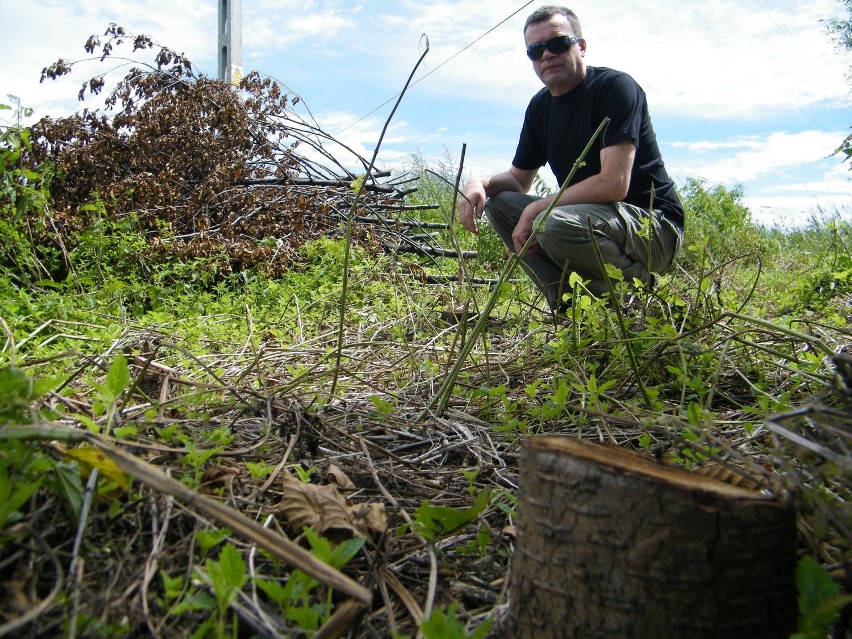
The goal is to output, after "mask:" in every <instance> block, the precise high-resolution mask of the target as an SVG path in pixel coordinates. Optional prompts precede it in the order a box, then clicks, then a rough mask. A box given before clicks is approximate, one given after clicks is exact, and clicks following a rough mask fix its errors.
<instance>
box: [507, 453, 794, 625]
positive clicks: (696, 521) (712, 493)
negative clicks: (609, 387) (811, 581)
mask: <svg viewBox="0 0 852 639" xmlns="http://www.w3.org/2000/svg"><path fill="white" fill-rule="evenodd" d="M796 548H797V543H796V527H795V514H794V511H793V509H792V506H791V505H790V504H789V503H787V502H786V501H784V500H780V499H778V498H777V497H773V496H769V495H766V494H763V493H760V492H755V491H751V490H747V489H745V488H740V487H736V486H733V485H729V484H726V483H723V482H721V481H717V480H715V479H711V478H709V477H704V476H702V475H698V474H695V473H689V472H686V471H684V470H681V469H679V468H677V467H674V466H671V465H667V464H663V463H657V462H655V461H653V460H651V459H649V458H646V457H644V456H642V455H639V454H638V453H634V452H632V451H628V450H625V449H621V448H617V447H614V446H607V445H599V444H591V443H588V442H583V441H581V440H577V439H573V438H568V437H539V438H532V439H529V440H527V441H526V442H525V444H524V446H523V449H522V452H521V458H520V490H519V494H518V521H517V538H516V545H515V555H514V558H513V560H512V570H511V584H510V615H509V619H508V626H509V627H508V631H509V634H510V635H511V636H513V637H515V638H516V639H526V638H533V637H534V638H535V639H551V638H556V637H559V638H560V639H562V638H571V637H577V638H582V639H595V638H598V637H600V638H604V637H605V638H606V639H613V638H618V639H629V638H636V639H655V638H659V639H672V638H677V639H688V638H692V637H695V638H704V637H706V638H708V639H709V638H712V639H720V638H724V639H738V638H743V639H746V638H747V639H760V638H763V637H766V638H769V637H771V638H773V639H775V638H784V639H786V638H787V637H788V636H789V634H790V633H791V632H792V631H794V630H795V625H796V618H797V604H796V601H797V600H796V588H795V583H794V575H795V564H796Z"/></svg>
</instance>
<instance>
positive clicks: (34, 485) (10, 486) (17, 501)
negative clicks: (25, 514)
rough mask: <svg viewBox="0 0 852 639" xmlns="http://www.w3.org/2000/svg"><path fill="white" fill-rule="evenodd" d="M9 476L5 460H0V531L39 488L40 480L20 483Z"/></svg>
mask: <svg viewBox="0 0 852 639" xmlns="http://www.w3.org/2000/svg"><path fill="white" fill-rule="evenodd" d="M14 479H15V478H13V477H10V476H9V469H8V466H7V464H6V461H5V460H2V459H0V530H2V529H3V528H4V527H5V526H6V524H7V523H9V522H10V521H13V520H14V519H16V517H15V513H17V511H18V509H19V508H20V507H21V506H23V505H24V504H25V503H27V501H29V499H30V497H32V496H33V495H34V494H35V492H36V491H37V490H38V489H39V487H40V486H41V478H39V479H38V480H36V481H31V482H26V483H22V482H21V481H14Z"/></svg>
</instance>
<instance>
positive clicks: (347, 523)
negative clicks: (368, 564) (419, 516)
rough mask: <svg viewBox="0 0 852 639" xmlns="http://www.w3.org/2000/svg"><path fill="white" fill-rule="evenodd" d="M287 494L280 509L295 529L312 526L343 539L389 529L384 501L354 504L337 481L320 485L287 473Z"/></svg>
mask: <svg viewBox="0 0 852 639" xmlns="http://www.w3.org/2000/svg"><path fill="white" fill-rule="evenodd" d="M282 478H283V489H284V495H283V497H282V499H281V502H280V503H279V504H278V512H279V513H281V514H282V515H283V516H284V518H285V519H286V520H287V522H288V523H289V524H290V526H292V527H293V528H294V529H295V530H299V531H300V530H301V529H302V528H303V527H304V526H308V527H310V528H312V529H313V530H315V531H316V532H318V533H320V534H321V535H325V536H326V537H328V538H330V539H333V540H339V539H348V538H351V537H368V536H370V533H379V534H381V533H382V532H384V531H385V530H386V529H387V516H386V514H385V507H384V504H382V503H378V502H376V503H369V504H355V505H352V504H350V503H349V501H348V500H347V499H346V498H345V497H344V496H343V495H342V494H341V493H340V489H339V488H338V486H336V485H333V484H326V485H317V484H306V483H304V482H301V481H299V480H298V479H296V478H295V477H293V476H292V475H290V474H289V473H284V474H283V475H282Z"/></svg>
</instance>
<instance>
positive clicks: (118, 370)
mask: <svg viewBox="0 0 852 639" xmlns="http://www.w3.org/2000/svg"><path fill="white" fill-rule="evenodd" d="M128 384H130V368H129V367H128V366H127V359H125V357H124V355H116V356H115V357H114V358H113V360H112V364H110V367H109V370H108V371H107V375H106V383H105V384H104V390H105V391H106V394H107V396H108V397H109V398H110V399H116V398H118V397H119V396H120V395H121V394H122V393H123V392H124V390H125V389H126V388H127V386H128Z"/></svg>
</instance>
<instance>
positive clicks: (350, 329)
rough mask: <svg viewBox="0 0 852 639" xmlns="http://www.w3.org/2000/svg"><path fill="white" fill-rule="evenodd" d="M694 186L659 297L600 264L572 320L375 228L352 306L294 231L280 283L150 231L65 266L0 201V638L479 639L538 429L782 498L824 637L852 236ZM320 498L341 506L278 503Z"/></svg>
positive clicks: (839, 567) (844, 512)
mask: <svg viewBox="0 0 852 639" xmlns="http://www.w3.org/2000/svg"><path fill="white" fill-rule="evenodd" d="M11 162H12V163H11V164H10V165H8V166H6V169H5V174H4V175H5V176H8V175H12V174H13V173H14V171H13V170H12V167H14V166H16V164H15V162H17V160H15V159H12V160H11ZM439 168H440V169H441V170H442V171H443V172H444V173H447V174H448V177H450V176H451V174H452V171H451V170H450V168H451V167H443V168H441V167H439ZM424 175H426V174H425V173H424ZM447 181H449V182H450V183H451V182H452V180H445V181H429V180H428V179H426V185H427V186H428V188H424V189H423V191H422V193H421V195H420V196H419V197H422V198H426V199H428V200H430V201H432V202H439V203H440V204H441V205H442V208H441V209H439V210H438V211H435V212H431V213H428V214H427V215H433V216H434V217H433V218H431V219H430V220H429V221H433V222H434V221H440V220H447V219H448V216H449V214H448V206H449V204H448V202H449V201H451V198H450V194H451V191H448V190H447V188H446V183H447ZM22 184H24V183H23V182H21V181H20V180H17V181H16V180H15V179H14V175H13V178H12V179H11V181H7V182H6V185H7V186H9V185H11V188H14V189H18V188H24V190H26V189H25V186H26V184H24V186H23V187H22V186H21V185H22ZM29 184H31V185H32V188H33V189H36V188H38V189H39V193H40V194H41V196H43V195H44V192H43V191H42V190H41V189H42V185H41V184H40V183H39V182H37V181H31V182H30V183H29ZM36 195H38V194H35V195H34V194H32V193H31V194H30V197H29V198H28V199H27V198H24V199H23V200H20V199H19V200H18V201H24V202H29V204H26V206H33V207H36V208H38V207H42V206H44V203H43V202H42V201H41V200H39V199H38V197H36ZM683 195H684V201H685V204H686V206H687V211H688V212H687V219H688V220H689V226H688V229H687V243H686V247H685V249H684V251H683V253H682V254H681V256H680V258H679V260H678V262H677V264H676V265H675V267H674V269H673V270H672V271H671V272H670V273H668V274H665V275H663V276H661V277H660V278H659V279H658V285H657V288H656V290H655V291H654V292H653V293H647V294H639V295H636V296H635V297H634V298H633V299H632V301H631V302H630V304H629V305H628V306H627V307H626V308H624V309H621V312H615V311H614V309H613V308H612V307H611V306H610V305H608V304H607V303H606V302H604V301H602V300H598V299H595V298H593V297H591V296H589V295H588V294H586V292H585V291H584V289H583V287H582V283H578V286H577V287H576V290H575V291H574V292H573V294H574V296H575V299H574V304H573V307H572V309H571V310H570V311H569V315H568V316H567V317H564V318H557V317H554V316H553V315H552V314H551V313H550V312H549V311H548V310H546V309H547V305H546V304H545V303H544V301H543V300H542V299H541V298H540V297H539V296H538V293H537V292H536V290H535V289H534V287H533V286H532V285H531V284H530V283H529V282H528V281H526V280H525V279H523V278H520V279H517V280H515V281H512V282H507V283H504V284H503V285H502V286H500V288H499V290H498V291H497V293H496V294H494V292H493V291H492V290H489V288H488V287H473V286H469V285H468V284H466V283H461V284H459V283H458V282H453V281H448V282H447V283H446V284H445V285H442V286H433V285H428V284H426V283H425V277H424V275H425V274H443V275H454V274H457V273H458V271H459V264H458V263H457V262H455V261H453V260H446V261H440V260H432V259H426V258H416V257H412V256H407V255H404V254H395V253H385V252H382V251H379V250H376V246H377V244H376V243H375V242H374V241H373V242H370V241H365V242H361V241H359V242H356V243H354V244H353V245H352V247H351V252H350V253H349V257H348V259H349V263H348V279H347V282H346V284H347V295H346V300H347V304H346V307H345V308H343V309H341V308H340V299H341V296H342V286H343V281H342V276H341V272H342V265H343V262H344V258H345V252H346V245H345V243H344V241H343V240H340V239H334V238H332V237H318V238H315V239H314V240H312V241H309V242H306V243H304V244H302V245H300V246H299V247H298V248H296V249H294V251H293V255H294V259H293V260H292V261H291V262H290V268H289V269H288V270H287V271H286V273H285V274H284V275H282V276H280V277H272V276H271V275H270V274H268V273H266V272H265V271H264V270H263V269H262V268H260V267H258V268H245V269H242V270H239V269H238V270H236V271H234V272H227V271H222V270H217V269H216V268H213V267H211V264H214V263H218V262H215V260H212V258H211V259H208V258H197V259H196V258H192V257H185V258H184V259H179V260H178V259H173V258H169V259H163V260H154V259H150V260H145V259H142V258H143V257H144V255H145V249H144V247H145V242H146V241H147V240H146V239H145V238H144V237H143V235H141V234H140V233H139V232H138V230H137V229H135V228H134V226H133V224H134V222H133V220H132V219H124V220H123V221H122V222H121V223H120V224H117V223H112V222H109V221H107V220H106V219H104V220H100V221H99V222H98V223H97V224H95V225H93V226H92V227H91V228H89V229H87V230H86V232H84V233H82V234H81V235H80V236H79V237H78V238H77V241H76V242H75V243H74V244H73V246H74V248H73V251H72V252H71V253H69V257H70V261H71V265H72V266H73V268H71V269H70V270H69V276H68V277H67V279H52V280H51V279H49V278H47V277H45V273H47V272H51V269H50V268H49V264H48V263H47V261H48V259H54V258H55V257H56V255H55V254H53V253H51V252H49V251H48V252H44V251H42V252H39V251H38V250H36V248H34V246H33V244H32V235H28V229H27V227H26V226H25V225H23V224H18V225H17V226H16V223H18V222H20V221H21V220H22V219H24V218H23V217H21V216H19V215H18V214H17V213H16V212H15V211H17V209H13V208H9V207H7V208H5V209H4V210H3V211H4V213H3V222H4V224H5V226H2V227H0V232H1V233H5V235H4V237H5V238H6V239H9V240H10V241H9V242H6V243H5V246H6V247H11V248H12V249H13V250H14V255H11V256H7V257H4V258H3V259H2V261H1V262H2V269H0V281H2V283H3V285H2V286H0V327H2V331H3V343H2V348H0V419H2V425H0V497H2V499H0V584H2V587H3V588H4V589H5V592H6V600H7V601H8V602H10V603H9V604H8V605H7V606H6V607H5V608H4V610H3V612H2V613H0V614H2V615H3V617H2V625H0V630H3V631H6V632H11V631H12V630H14V631H15V632H16V633H17V634H16V636H22V637H28V636H33V637H35V636H39V637H42V636H58V635H60V634H62V635H66V636H74V635H80V636H101V637H113V636H115V637H118V636H176V635H177V636H190V635H191V636H199V637H201V636H216V637H220V636H225V635H231V636H234V635H236V634H240V635H242V634H245V635H251V634H254V635H257V636H271V635H274V634H276V633H277V634H279V635H281V634H285V635H286V634H293V635H299V634H308V635H309V634H312V633H313V632H314V631H316V630H317V629H318V628H320V627H321V626H324V624H329V623H336V622H340V623H343V624H344V625H345V624H349V625H346V626H345V627H347V628H348V627H351V628H353V630H352V632H353V633H354V635H353V636H364V637H366V636H375V635H376V634H379V635H380V636H391V635H393V636H399V637H403V636H414V635H415V634H416V633H417V632H418V630H419V631H420V632H422V633H423V634H424V636H427V637H432V636H436V637H437V636H460V637H461V636H481V634H483V633H484V632H485V629H487V628H488V627H489V625H490V624H493V623H494V621H495V619H496V617H497V614H496V613H497V611H498V610H499V609H500V606H501V605H503V604H505V601H506V598H505V597H506V593H505V589H504V587H505V577H506V571H507V569H508V565H509V564H508V562H509V559H510V557H511V552H512V538H511V532H510V531H511V525H512V523H513V522H514V518H515V516H516V509H517V503H516V502H517V499H516V497H517V494H516V488H517V476H516V473H517V468H516V465H517V456H518V451H519V446H520V442H521V440H522V438H523V437H526V436H532V435H537V434H546V433H562V434H567V435H571V436H576V437H583V438H587V439H591V440H596V441H603V442H611V443H615V444H617V445H620V446H625V447H629V448H632V449H636V450H641V451H645V452H647V453H648V454H651V455H655V456H657V457H658V458H661V459H663V460H666V461H667V462H669V463H674V464H678V465H681V466H682V467H684V468H687V469H691V470H692V469H695V470H698V469H701V468H702V467H704V466H707V465H708V464H711V463H715V464H722V465H724V466H725V468H727V469H729V470H733V471H734V472H735V473H736V474H739V475H741V476H743V477H745V478H748V479H749V480H751V481H753V482H755V483H756V484H758V485H763V486H766V487H769V488H771V489H773V490H779V491H780V490H786V491H788V492H789V494H790V495H791V496H792V498H793V499H794V501H795V504H796V508H797V512H798V514H799V530H800V541H801V555H802V556H803V557H810V558H813V559H814V560H815V563H816V568H814V566H813V565H812V564H810V563H808V564H803V566H804V568H803V569H802V575H801V579H800V589H802V590H803V591H804V590H806V589H807V588H809V587H811V586H814V588H812V591H813V592H811V594H813V593H814V592H816V593H817V594H816V595H814V596H813V597H811V598H810V599H808V603H807V608H806V609H803V615H804V617H803V623H802V629H803V630H802V631H803V632H807V633H811V634H807V635H806V636H814V637H816V636H820V634H819V633H820V632H822V636H824V635H825V631H826V629H827V628H828V627H830V626H831V625H832V624H833V623H834V620H835V617H836V614H837V612H838V610H839V609H840V605H839V603H845V599H843V592H844V591H845V590H846V588H845V582H844V579H845V575H846V574H847V572H848V566H849V561H850V552H852V534H850V530H852V520H850V510H849V498H850V491H849V488H850V485H849V473H850V470H852V466H850V462H849V458H850V452H849V445H848V444H849V426H848V425H849V411H850V390H849V389H850V386H852V380H850V377H852V376H850V373H849V370H850V368H852V364H848V359H846V358H847V357H848V349H849V345H850V343H852V339H850V338H852V332H850V316H852V308H850V305H852V262H850V258H849V255H850V253H852V251H850V244H852V237H850V225H849V223H848V222H846V221H843V220H841V219H839V218H827V219H824V220H813V221H812V222H811V224H810V225H809V226H807V227H806V228H803V229H797V230H792V231H786V232H782V231H779V230H776V229H766V228H762V227H760V226H757V225H754V224H753V223H751V221H750V216H749V215H748V212H747V210H745V209H744V208H743V207H742V206H741V205H740V204H739V194H738V193H737V192H736V191H734V192H728V191H726V190H724V189H719V188H716V189H707V188H706V187H705V186H704V185H702V184H700V183H697V182H691V183H689V184H688V185H687V186H686V188H685V189H684V192H683ZM41 196H39V197H41ZM410 203H411V204H418V203H422V202H418V201H417V200H416V199H414V198H412V199H411V200H410ZM93 206H94V209H93V212H94V213H99V212H102V209H99V208H98V206H97V205H93ZM39 211H42V212H41V213H40V214H41V215H42V216H44V217H43V218H42V219H44V220H47V219H48V216H49V209H46V210H45V209H39ZM45 211H46V212H45ZM4 229H5V230H4ZM452 234H453V229H452V228H448V229H447V230H446V231H445V235H444V236H442V239H441V242H442V243H445V245H450V243H455V242H456V241H458V242H459V243H460V244H462V245H465V244H466V247H467V248H473V247H476V248H479V249H481V250H480V254H479V257H478V258H477V259H476V260H475V261H472V262H468V263H466V264H464V265H463V266H464V271H465V272H466V273H468V274H478V275H487V274H492V275H493V274H494V273H496V272H499V270H500V268H501V266H502V262H503V261H504V260H505V255H504V254H503V253H502V249H500V247H499V245H497V244H495V243H494V242H495V240H494V238H493V237H488V236H487V234H483V235H484V236H485V237H484V238H479V239H474V238H471V237H464V236H463V237H459V238H456V239H455V240H454V239H453V236H452ZM12 240H14V241H12ZM473 243H476V244H473ZM67 245H70V243H68V244H67ZM10 250H11V249H10ZM127 255H130V256H133V259H128V260H125V261H122V260H121V257H120V256H127ZM21 256H27V259H20V258H21ZM105 256H111V257H108V259H105ZM791 273H793V274H795V275H794V276H791ZM492 297H493V302H494V305H493V309H492V310H491V313H490V316H489V317H488V318H487V321H485V319H482V320H481V321H480V325H481V327H482V331H481V332H479V333H478V334H477V333H474V332H473V327H474V325H475V324H476V322H477V320H476V319H475V314H476V312H477V309H482V308H484V307H486V303H487V302H488V301H489V300H490V299H492ZM465 308H466V309H468V313H467V314H465V313H460V312H458V310H459V309H465ZM448 310H455V311H457V312H456V314H455V315H453V314H452V313H448V312H447V311H448ZM340 335H342V337H343V339H342V345H341V348H340V350H339V353H338V351H337V349H336V348H335V342H336V341H337V340H338V336H340ZM460 353H461V354H463V356H462V357H461V358H460ZM844 353H846V354H844ZM450 374H452V375H453V377H454V383H452V384H448V385H447V384H446V382H447V379H448V375H450ZM445 385H446V388H444V387H445ZM439 393H440V399H441V401H440V402H436V397H438V394H439ZM436 407H439V408H436ZM291 480H292V481H291ZM293 481H295V482H296V483H298V484H305V485H307V486H310V487H312V488H310V489H307V490H306V491H304V492H301V493H299V494H301V495H303V496H305V497H304V500H306V503H307V502H312V501H313V502H314V506H316V504H321V505H323V507H322V508H320V507H316V508H314V507H308V506H307V505H305V503H301V502H299V503H296V502H295V500H296V499H297V498H296V497H295V494H296V491H294V490H293V488H292V486H293V483H292V482H293ZM347 500H348V501H347ZM347 503H349V504H351V505H352V506H353V507H355V508H356V510H357V509H361V510H364V511H370V512H371V513H372V514H373V515H374V516H375V517H376V518H377V519H374V520H370V521H369V523H364V522H363V521H361V520H359V519H358V518H356V517H355V515H354V514H353V513H352V512H350V511H349V510H348V509H347V507H346V506H345V504H347ZM332 504H336V505H334V506H332ZM314 510H316V511H317V512H319V513H322V512H324V511H325V510H331V511H333V512H334V517H332V518H331V521H329V520H327V519H326V518H324V517H325V515H323V516H318V517H317V518H316V519H311V522H312V523H311V525H310V526H309V527H308V528H307V529H305V528H304V527H302V526H301V525H294V524H293V523H292V522H291V521H289V520H288V519H287V518H286V517H285V516H284V515H283V514H282V513H284V512H294V511H298V512H302V513H303V514H305V515H306V516H307V515H310V516H312V517H313V516H314V515H317V512H314ZM223 518H224V519H223ZM353 530H355V531H360V532H359V533H358V534H353V533H352V531H353ZM270 539H273V540H274V539H280V540H286V539H295V540H297V541H299V542H301V544H302V547H301V548H300V550H299V551H297V550H293V555H292V556H291V555H285V556H282V554H281V553H280V552H279V553H278V554H276V551H275V548H274V544H272V545H270V543H271V542H270V541H269V540H270ZM281 543H282V544H283V543H284V542H283V541H282V542H281ZM305 555H309V556H310V557H312V558H313V559H308V558H306V557H305ZM294 557H295V560H294V559H293V558H294ZM292 561H297V562H302V563H301V564H297V563H292ZM313 561H316V562H324V563H325V564H327V565H328V568H327V569H322V568H318V567H317V565H316V564H314V563H312V562H313ZM294 565H299V566H300V568H299V570H294V569H293V568H292V566H294ZM338 571H341V574H342V575H343V576H342V577H340V578H339V579H338V578H335V576H334V575H335V574H337V572H338ZM353 584H354V585H353ZM832 584H833V586H832ZM362 587H363V588H364V589H366V592H368V593H369V595H370V596H371V597H372V598H373V601H372V605H371V606H369V607H367V608H366V609H365V606H364V605H363V604H364V602H363V601H362V600H359V599H358V597H359V596H360V595H363V591H362V590H361V588H362ZM343 593H345V594H343ZM819 593H822V594H819ZM838 602H839V603H838ZM822 604H826V606H827V608H828V609H830V610H831V611H832V614H831V615H828V616H827V617H826V616H825V610H826V607H824V606H822ZM353 611H357V612H360V613H362V617H361V621H360V623H359V624H358V625H355V624H354V622H353V621H352V617H349V616H348V615H349V614H350V613H352V612H353ZM820 615H822V616H820ZM840 623H841V624H842V623H844V622H842V621H841V622H840ZM442 633H451V634H450V635H447V634H442ZM803 636H805V635H803Z"/></svg>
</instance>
